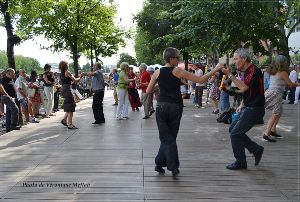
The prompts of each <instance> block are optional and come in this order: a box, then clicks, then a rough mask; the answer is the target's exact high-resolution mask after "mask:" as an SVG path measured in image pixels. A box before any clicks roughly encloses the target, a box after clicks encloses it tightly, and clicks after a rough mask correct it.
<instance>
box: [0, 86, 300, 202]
mask: <svg viewBox="0 0 300 202" xmlns="http://www.w3.org/2000/svg"><path fill="white" fill-rule="evenodd" d="M111 94H112V91H107V93H106V97H105V100H104V106H105V116H106V123H105V124H103V125H98V126H94V125H92V124H91V123H92V122H93V121H94V120H93V115H92V111H91V102H92V99H87V100H84V101H82V102H81V103H79V104H78V107H77V111H76V113H75V121H74V123H75V124H76V125H77V126H78V127H79V128H80V129H79V130H68V129H66V128H65V127H63V126H62V125H61V124H60V123H59V121H60V120H61V118H62V116H63V112H58V113H56V114H57V116H55V117H52V118H50V119H43V120H41V123H40V124H29V125H26V126H24V127H23V128H22V130H20V131H13V132H10V133H7V134H4V135H2V136H0V150H1V152H0V201H13V202H19V201H20V202H21V201H22V202H27V201H28V202H29V201H60V202H61V201H86V202H90V201H115V202H116V201H120V202H125V201H127V202H142V201H151V202H158V201H163V202H171V201H172V202H173V201H175V202H179V201H180V202H183V201H184V202H196V201H201V202H202V201H203V202H206V201H211V202H216V201H239V202H241V201H272V202H273V201H299V106H294V105H284V115H283V117H282V119H281V122H280V124H279V133H280V134H282V135H283V136H284V139H282V140H279V141H278V142H277V143H268V142H265V141H263V140H262V138H261V136H262V135H261V134H262V131H263V129H264V126H263V125H258V126H256V127H255V128H253V129H252V130H251V131H250V132H249V135H250V136H251V137H252V138H253V139H254V140H255V141H257V142H258V143H259V144H262V145H263V146H264V147H265V153H264V155H263V158H262V162H261V164H260V165H259V166H258V167H255V166H254V159H253V157H252V156H251V155H250V154H249V153H247V159H248V169H247V170H243V171H230V170H226V169H225V165H226V164H228V163H230V162H232V161H233V160H234V158H233V155H232V151H231V145H230V140H229V135H228V132H227V131H228V125H225V124H220V123H217V122H216V115H213V114H212V113H211V111H212V110H211V108H210V107H209V106H206V107H205V108H204V109H198V108H195V107H194V106H193V104H192V103H191V101H190V100H185V105H186V106H187V107H185V108H184V113H183V117H182V121H181V128H180V132H179V136H178V148H179V156H180V163H181V166H180V171H181V173H180V175H179V177H178V179H173V178H172V177H171V173H170V172H167V173H166V174H165V175H163V176H160V175H158V174H157V173H156V172H154V157H155V155H156V152H157V149H158V145H159V140H158V131H157V127H156V122H155V116H152V117H151V118H150V119H148V120H143V119H142V117H143V111H140V112H132V111H130V114H129V115H130V119H129V120H122V121H117V120H116V119H115V118H114V117H115V116H114V114H115V110H116V108H115V107H113V106H112V105H111V104H112V103H113V102H112V96H111ZM268 117H269V114H267V115H266V116H265V120H266V119H267V118H268Z"/></svg>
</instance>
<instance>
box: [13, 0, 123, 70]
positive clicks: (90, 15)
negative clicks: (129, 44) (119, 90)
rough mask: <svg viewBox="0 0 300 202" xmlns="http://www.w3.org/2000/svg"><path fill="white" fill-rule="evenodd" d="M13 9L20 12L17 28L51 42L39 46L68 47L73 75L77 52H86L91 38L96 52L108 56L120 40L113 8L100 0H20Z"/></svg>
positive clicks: (50, 47)
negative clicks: (18, 4) (41, 36)
mask: <svg viewBox="0 0 300 202" xmlns="http://www.w3.org/2000/svg"><path fill="white" fill-rule="evenodd" d="M16 11H17V12H18V13H19V14H20V15H21V16H22V18H20V20H19V21H18V27H19V30H21V31H23V32H24V33H26V34H27V35H28V36H31V35H44V36H45V37H46V38H47V39H49V40H51V41H52V42H53V43H52V44H51V45H50V46H49V47H43V48H47V49H50V50H52V51H62V50H69V51H70V52H71V54H72V58H73V60H74V68H75V69H74V70H75V75H77V69H78V58H79V57H80V55H81V54H80V53H84V54H86V55H90V54H88V51H89V50H90V49H91V42H93V44H92V46H93V50H96V52H97V54H96V56H99V55H102V56H109V55H111V54H113V53H115V52H116V50H117V49H118V45H119V44H120V43H121V44H122V42H123V39H122V36H123V32H121V31H120V30H118V29H117V28H116V27H115V25H114V23H113V18H114V15H115V14H116V8H115V6H114V5H113V4H112V3H110V2H109V3H107V1H104V0H102V1H101V0H86V1H81V0H60V1H55V0H43V1H40V0H31V1H28V0H20V6H19V7H17V8H16Z"/></svg>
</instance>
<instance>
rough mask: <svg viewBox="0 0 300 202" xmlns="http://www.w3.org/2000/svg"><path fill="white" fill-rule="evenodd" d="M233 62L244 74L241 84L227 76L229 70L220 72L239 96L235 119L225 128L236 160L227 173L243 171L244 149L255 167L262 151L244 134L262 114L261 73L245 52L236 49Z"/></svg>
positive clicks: (261, 148) (231, 76) (239, 81)
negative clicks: (240, 98)
mask: <svg viewBox="0 0 300 202" xmlns="http://www.w3.org/2000/svg"><path fill="white" fill-rule="evenodd" d="M233 60H234V63H235V65H236V67H237V70H239V71H242V72H244V78H245V79H244V81H241V80H238V79H237V78H236V77H235V76H234V75H232V74H231V73H230V70H229V69H225V68H223V69H222V71H223V73H225V74H226V75H228V77H229V78H230V79H231V80H232V82H233V83H234V84H235V85H236V86H237V87H238V88H239V89H240V91H241V92H242V93H243V100H242V102H241V105H240V106H239V107H238V108H237V110H236V111H237V112H238V114H239V118H238V119H237V120H236V121H234V122H232V124H231V125H230V127H229V133H230V139H231V145H232V149H233V154H234V157H235V158H236V161H235V162H234V163H232V164H229V165H227V166H226V168H227V169H229V170H238V169H246V168H247V161H246V155H245V148H247V149H248V151H249V152H250V153H252V154H253V155H254V158H255V164H254V165H255V166H257V165H258V164H259V162H260V160H261V157H262V154H263V151H264V148H263V147H262V146H260V145H258V144H257V143H255V142H253V141H252V140H251V139H250V138H249V137H248V136H247V135H246V132H248V131H249V130H250V129H251V128H252V127H253V126H254V125H255V124H256V123H257V120H262V119H263V116H264V114H265V108H264V105H265V96H264V84H263V74H262V72H261V70H260V69H259V68H257V67H256V66H255V65H253V64H251V62H250V61H251V60H250V53H249V51H248V50H247V49H244V48H240V49H238V50H236V51H235V53H234V58H233Z"/></svg>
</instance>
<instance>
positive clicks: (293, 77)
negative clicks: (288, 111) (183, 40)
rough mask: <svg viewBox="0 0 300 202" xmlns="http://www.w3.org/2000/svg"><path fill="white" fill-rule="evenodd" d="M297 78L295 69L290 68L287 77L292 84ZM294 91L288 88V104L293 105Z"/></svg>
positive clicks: (294, 89)
mask: <svg viewBox="0 0 300 202" xmlns="http://www.w3.org/2000/svg"><path fill="white" fill-rule="evenodd" d="M297 77H298V75H297V72H296V70H295V67H291V72H290V75H289V78H290V80H291V81H292V82H293V83H297ZM295 91H296V87H294V88H290V91H289V95H288V98H289V103H288V104H294V101H295Z"/></svg>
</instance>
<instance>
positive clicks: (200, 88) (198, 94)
mask: <svg viewBox="0 0 300 202" xmlns="http://www.w3.org/2000/svg"><path fill="white" fill-rule="evenodd" d="M203 89H204V86H196V89H195V97H197V104H198V105H199V106H200V107H202V96H203Z"/></svg>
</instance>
